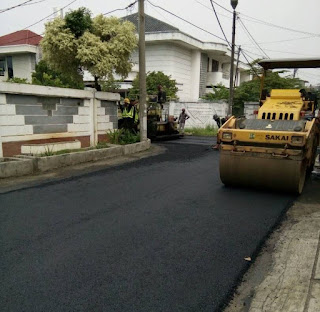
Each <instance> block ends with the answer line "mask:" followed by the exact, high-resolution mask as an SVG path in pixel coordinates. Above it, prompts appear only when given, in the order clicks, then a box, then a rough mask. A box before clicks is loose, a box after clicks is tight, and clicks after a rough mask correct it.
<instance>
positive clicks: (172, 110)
mask: <svg viewBox="0 0 320 312" xmlns="http://www.w3.org/2000/svg"><path fill="white" fill-rule="evenodd" d="M182 108H185V110H186V113H187V114H188V115H189V116H190V119H188V120H187V121H186V128H192V127H197V128H205V127H206V126H209V125H210V126H215V127H216V126H217V124H216V122H215V121H214V120H213V115H214V114H217V115H218V116H219V117H225V116H226V115H227V112H228V104H227V103H226V102H222V101H221V102H170V104H169V105H167V106H166V109H167V110H168V111H169V115H173V116H175V117H178V116H179V115H180V113H181V110H182Z"/></svg>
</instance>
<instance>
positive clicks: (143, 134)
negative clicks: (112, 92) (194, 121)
mask: <svg viewBox="0 0 320 312" xmlns="http://www.w3.org/2000/svg"><path fill="white" fill-rule="evenodd" d="M138 10H139V89H140V92H139V93H140V97H139V106H140V113H139V114H140V116H139V117H140V141H141V142H142V141H146V140H147V103H146V100H147V90H146V89H147V88H146V51H145V50H146V45H145V15H144V0H139V7H138Z"/></svg>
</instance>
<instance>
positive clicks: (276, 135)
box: [218, 59, 320, 194]
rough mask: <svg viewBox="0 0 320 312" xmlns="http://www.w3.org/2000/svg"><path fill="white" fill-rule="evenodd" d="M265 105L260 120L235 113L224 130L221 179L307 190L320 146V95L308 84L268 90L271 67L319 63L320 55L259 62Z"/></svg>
mask: <svg viewBox="0 0 320 312" xmlns="http://www.w3.org/2000/svg"><path fill="white" fill-rule="evenodd" d="M259 65H260V66H262V68H263V70H264V74H263V76H262V78H261V96H260V105H261V106H260V109H259V110H258V111H257V118H256V119H246V118H244V117H238V118H237V117H234V116H232V117H231V118H229V119H228V120H227V121H226V122H225V123H224V125H223V126H222V127H221V128H220V130H219V132H218V141H219V142H220V143H221V144H220V178H221V181H222V182H223V183H224V184H225V185H233V186H245V187H257V188H262V189H274V190H279V191H288V192H295V193H299V194H300V193H301V192H302V190H303V187H304V183H305V179H306V175H307V174H308V172H311V171H312V169H313V166H314V163H315V159H316V152H317V146H318V145H319V123H318V118H317V117H316V116H315V110H316V104H317V99H316V97H315V96H314V95H312V94H310V93H309V94H308V93H307V92H305V91H304V90H303V89H302V90H299V89H290V90H288V89H286V90H284V89H273V90H271V92H270V94H268V93H267V92H264V89H263V81H264V77H265V75H266V74H267V71H268V70H272V69H280V68H281V69H282V68H319V67H320V59H282V60H262V61H260V62H259Z"/></svg>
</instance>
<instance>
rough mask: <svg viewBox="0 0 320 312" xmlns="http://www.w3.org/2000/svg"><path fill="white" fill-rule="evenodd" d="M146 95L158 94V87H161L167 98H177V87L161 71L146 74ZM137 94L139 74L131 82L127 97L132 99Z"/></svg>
mask: <svg viewBox="0 0 320 312" xmlns="http://www.w3.org/2000/svg"><path fill="white" fill-rule="evenodd" d="M146 85H147V94H148V95H156V94H158V86H159V85H162V87H163V90H164V91H165V92H166V94H167V96H170V97H172V98H175V97H177V92H178V87H177V82H176V81H175V80H174V79H171V76H168V75H166V74H164V73H163V72H161V71H158V72H155V71H153V72H148V73H147V77H146ZM138 94H139V74H138V75H137V76H136V77H135V79H134V80H133V81H132V88H131V89H130V92H129V95H130V96H131V97H134V96H136V95H138Z"/></svg>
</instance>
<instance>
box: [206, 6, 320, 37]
mask: <svg viewBox="0 0 320 312" xmlns="http://www.w3.org/2000/svg"><path fill="white" fill-rule="evenodd" d="M212 2H213V3H215V4H216V5H217V6H219V7H220V8H222V9H223V10H225V11H226V12H228V13H231V14H232V11H231V10H228V9H227V8H225V7H224V6H222V5H221V4H219V3H217V2H216V1H214V0H212ZM239 14H240V15H241V16H244V17H243V18H242V19H243V20H247V21H249V22H254V23H259V24H263V25H266V26H270V27H276V28H279V29H283V30H287V31H291V32H296V33H301V34H305V35H311V36H314V37H320V34H316V33H311V32H307V31H302V30H298V29H293V28H289V27H285V26H281V25H276V24H273V23H270V22H267V21H263V20H261V19H258V18H255V17H252V16H249V15H246V14H243V13H241V12H239Z"/></svg>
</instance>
